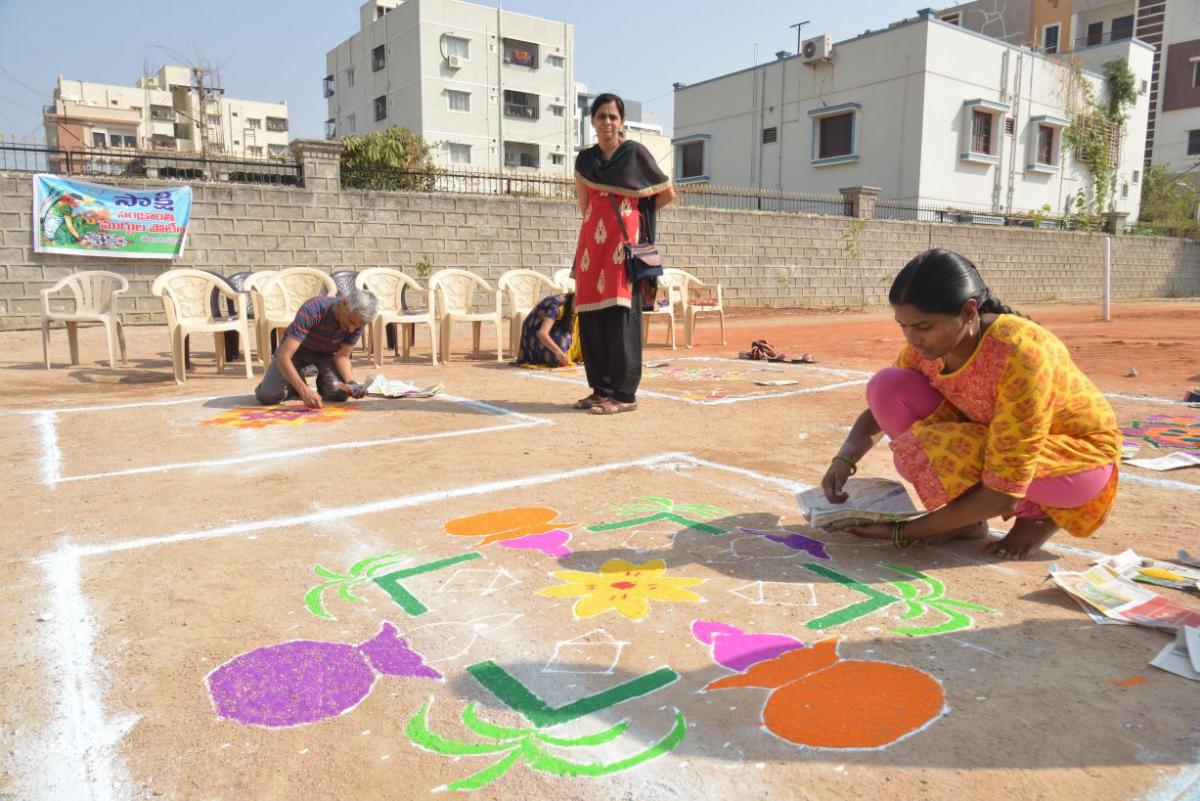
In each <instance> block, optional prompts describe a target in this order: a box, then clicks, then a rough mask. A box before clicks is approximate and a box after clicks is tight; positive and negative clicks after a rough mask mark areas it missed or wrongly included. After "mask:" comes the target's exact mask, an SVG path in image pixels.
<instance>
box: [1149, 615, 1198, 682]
mask: <svg viewBox="0 0 1200 801" xmlns="http://www.w3.org/2000/svg"><path fill="white" fill-rule="evenodd" d="M1150 664H1151V665H1153V666H1154V667H1156V668H1158V669H1160V670H1165V671H1167V672H1168V673H1174V674H1175V675H1176V676H1183V677H1184V678H1185V679H1191V680H1192V681H1200V629H1198V628H1195V627H1193V626H1180V627H1179V630H1178V631H1176V632H1175V639H1174V640H1172V641H1171V642H1170V643H1168V644H1167V646H1166V647H1165V648H1163V649H1162V650H1161V651H1159V653H1158V656H1156V657H1154V659H1152V660H1151V661H1150Z"/></svg>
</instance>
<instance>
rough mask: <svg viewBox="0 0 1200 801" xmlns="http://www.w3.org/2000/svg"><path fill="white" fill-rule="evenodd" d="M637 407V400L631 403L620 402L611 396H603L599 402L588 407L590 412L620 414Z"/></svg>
mask: <svg viewBox="0 0 1200 801" xmlns="http://www.w3.org/2000/svg"><path fill="white" fill-rule="evenodd" d="M636 409H637V401H634V402H633V403H622V402H621V401H618V400H613V399H612V398H605V399H604V400H603V401H601V402H600V403H598V404H596V405H595V406H593V407H592V408H590V409H588V412H589V413H591V414H621V413H622V412H632V411H634V410H636Z"/></svg>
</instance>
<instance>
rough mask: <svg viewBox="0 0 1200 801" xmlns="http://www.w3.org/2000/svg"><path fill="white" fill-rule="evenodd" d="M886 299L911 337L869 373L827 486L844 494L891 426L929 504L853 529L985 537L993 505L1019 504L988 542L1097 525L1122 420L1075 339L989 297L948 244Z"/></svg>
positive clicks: (1106, 504) (1000, 509)
mask: <svg viewBox="0 0 1200 801" xmlns="http://www.w3.org/2000/svg"><path fill="white" fill-rule="evenodd" d="M888 299H889V301H890V302H891V304H892V308H893V310H894V312H895V317H896V322H898V323H899V324H900V328H901V330H903V332H904V336H905V339H907V340H908V345H907V346H906V347H905V348H904V350H903V351H902V352H901V354H900V358H899V359H898V360H897V362H896V365H895V366H894V367H889V368H886V369H884V370H881V371H880V372H879V373H876V375H875V376H874V377H873V378H872V379H871V381H870V382H869V383H868V385H867V405H868V407H869V408H868V409H867V410H866V411H864V412H863V413H862V414H861V415H860V416H859V418H858V421H857V422H856V423H855V424H854V427H853V428H852V429H851V431H850V434H849V436H847V438H846V442H845V444H843V445H842V447H841V449H840V450H839V452H838V453H837V455H836V456H834V457H833V462H832V464H831V465H830V467H829V470H828V471H827V472H826V474H825V478H824V481H823V482H822V486H823V488H824V490H825V495H826V497H828V498H829V500H831V501H833V502H844V501H845V500H846V497H847V496H846V494H845V492H844V491H843V488H844V486H845V483H846V479H847V478H848V477H849V476H850V475H852V474H853V473H854V472H855V470H856V468H857V463H858V460H859V459H861V458H862V457H863V455H864V454H866V452H867V451H868V450H870V449H871V447H872V446H873V445H874V444H875V442H876V441H878V439H879V437H880V435H881V434H884V433H886V434H887V435H888V437H889V438H890V439H891V448H892V453H893V458H894V461H895V464H896V469H897V470H898V471H899V473H900V475H902V476H903V477H904V478H905V479H907V480H908V481H909V482H910V483H911V484H912V485H913V487H914V488H915V489H916V491H917V494H918V495H919V496H920V498H921V501H922V503H923V504H924V505H925V507H926V509H929V510H930V514H927V515H925V516H923V517H920V518H917V519H916V520H912V521H910V522H908V523H904V524H897V525H894V526H893V525H873V526H861V527H857V528H852V529H851V531H852V532H854V533H855V534H858V535H860V536H865V537H877V538H884V539H887V538H890V539H891V540H892V542H893V543H894V544H896V545H897V547H904V546H906V545H907V544H908V543H909V542H915V541H921V540H924V541H944V540H947V539H952V538H955V537H960V536H977V537H983V536H986V533H987V521H988V519H989V518H992V517H995V516H997V515H1003V516H1004V517H1006V518H1007V517H1010V516H1012V517H1016V518H1017V522H1016V523H1015V524H1014V525H1013V527H1012V530H1011V531H1009V533H1008V536H1006V537H1005V538H1004V539H1002V540H999V541H996V542H993V543H991V544H990V545H989V546H988V548H989V550H992V551H994V552H996V553H998V554H999V555H1001V556H1005V557H1008V558H1014V559H1020V558H1023V557H1024V556H1026V555H1028V554H1030V553H1032V552H1034V551H1037V550H1038V549H1039V548H1040V547H1041V546H1042V545H1043V544H1044V543H1045V542H1046V540H1048V539H1049V538H1050V537H1051V535H1053V534H1054V532H1055V531H1057V530H1058V529H1059V528H1065V529H1066V530H1067V531H1068V532H1070V533H1071V534H1073V535H1075V536H1077V537H1086V536H1088V535H1090V534H1091V533H1092V532H1094V531H1095V530H1096V529H1097V528H1098V527H1099V526H1100V524H1101V523H1103V522H1104V519H1105V517H1106V516H1107V515H1108V511H1109V509H1110V508H1111V507H1112V504H1113V499H1114V498H1115V496H1116V490H1117V464H1118V459H1119V456H1120V452H1121V434H1120V430H1119V429H1118V428H1117V421H1116V417H1115V415H1114V414H1113V411H1112V408H1111V407H1110V406H1109V405H1108V401H1106V400H1105V399H1104V396H1103V395H1101V394H1100V391H1099V390H1098V389H1096V387H1095V385H1094V384H1092V382H1091V381H1090V380H1089V379H1088V378H1087V376H1085V375H1084V374H1083V373H1082V372H1081V371H1080V370H1079V368H1078V367H1076V366H1075V363H1074V362H1072V361H1071V356H1070V354H1069V353H1068V352H1067V349H1066V346H1064V345H1063V344H1062V342H1061V341H1059V339H1058V338H1057V337H1055V336H1054V335H1053V334H1051V333H1050V332H1049V331H1047V330H1046V329H1045V328H1042V327H1041V326H1040V325H1038V324H1037V323H1034V322H1032V321H1031V320H1027V319H1025V318H1024V317H1021V316H1019V315H1017V314H1015V313H1014V312H1013V311H1012V310H1011V309H1009V308H1008V307H1007V306H1004V305H1003V304H1001V303H1000V302H999V301H997V300H996V299H995V298H993V297H991V293H990V292H989V290H988V288H987V286H986V285H985V284H984V282H983V279H982V278H981V277H980V275H979V272H978V271H977V270H976V269H975V265H973V264H972V263H971V262H970V261H968V260H967V259H965V258H963V257H962V256H960V255H958V254H957V253H951V252H950V251H946V250H931V251H927V252H925V253H922V254H921V255H919V256H917V257H916V258H915V259H913V260H912V261H911V262H909V263H908V264H907V265H906V266H905V267H904V269H903V270H901V271H900V274H899V275H897V276H896V280H895V281H894V282H893V283H892V288H891V291H890V292H889V295H888Z"/></svg>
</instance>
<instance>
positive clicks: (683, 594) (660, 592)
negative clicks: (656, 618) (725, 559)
mask: <svg viewBox="0 0 1200 801" xmlns="http://www.w3.org/2000/svg"><path fill="white" fill-rule="evenodd" d="M666 572H667V565H666V563H665V562H664V561H663V560H661V559H651V560H650V561H649V562H646V563H645V564H641V565H635V564H633V563H632V562H626V561H625V560H624V559H610V560H609V561H607V562H605V563H604V564H603V565H602V566H601V567H600V572H599V573H583V572H580V571H577V570H563V571H559V572H557V573H555V574H554V577H555V578H557V579H559V580H560V581H563V582H565V583H563V584H559V585H557V586H554V587H547V588H546V589H544V590H542V591H541V592H540V593H539V594H540V595H544V596H546V597H548V598H577V597H578V598H579V600H578V601H576V602H575V617H577V618H579V619H580V620H585V619H587V618H589V617H596V616H597V615H602V614H604V613H605V612H607V611H608V610H609V609H615V610H616V611H617V612H618V613H619V614H621V615H624V616H625V617H626V618H628V619H629V620H641V619H643V618H644V617H646V615H648V614H650V601H681V602H686V603H696V602H697V601H700V600H702V599H701V598H700V596H699V595H697V594H696V593H694V592H691V591H690V590H685V589H683V587H693V586H695V585H697V584H699V583H700V582H702V581H703V580H704V579H698V578H675V577H671V576H664V575H663V574H664V573H666Z"/></svg>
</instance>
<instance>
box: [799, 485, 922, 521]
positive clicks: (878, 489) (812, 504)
mask: <svg viewBox="0 0 1200 801" xmlns="http://www.w3.org/2000/svg"><path fill="white" fill-rule="evenodd" d="M844 491H845V492H846V494H847V495H849V496H850V498H849V499H848V500H847V501H846V502H845V503H830V502H829V501H828V500H827V499H826V498H825V493H824V491H822V489H821V488H820V487H815V488H813V489H810V490H806V491H805V492H801V493H798V494H797V495H796V503H798V504H800V508H801V509H802V510H803V511H804V514H805V515H807V516H808V523H809V525H811V526H814V527H816V528H829V529H838V528H846V527H848V526H859V525H867V524H870V523H894V522H896V521H898V520H912V519H913V518H914V517H920V516H921V515H922V514H924V513H923V512H918V511H917V509H916V507H915V506H913V502H912V499H910V498H909V497H908V490H906V489H905V488H904V485H903V484H901V483H900V482H898V481H890V480H888V479H886V478H852V479H849V480H848V481H847V482H846V486H845V489H844Z"/></svg>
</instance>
